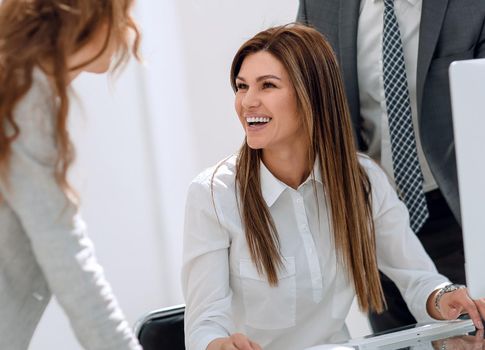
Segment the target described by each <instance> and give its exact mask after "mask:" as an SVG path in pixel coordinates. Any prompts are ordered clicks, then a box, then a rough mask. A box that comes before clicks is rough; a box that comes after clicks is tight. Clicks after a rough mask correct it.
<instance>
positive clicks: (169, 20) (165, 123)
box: [30, 0, 368, 350]
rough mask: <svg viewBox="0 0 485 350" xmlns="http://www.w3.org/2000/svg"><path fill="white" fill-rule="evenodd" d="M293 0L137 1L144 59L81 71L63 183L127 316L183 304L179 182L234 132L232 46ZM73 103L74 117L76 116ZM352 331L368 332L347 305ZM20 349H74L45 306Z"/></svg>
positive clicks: (210, 160)
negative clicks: (110, 75) (118, 72)
mask: <svg viewBox="0 0 485 350" xmlns="http://www.w3.org/2000/svg"><path fill="white" fill-rule="evenodd" d="M296 10H297V0H266V1H260V0H246V1H236V0H203V1H202V0H183V1H176V0H172V1H167V0H163V1H157V0H144V1H138V3H137V9H136V13H137V18H138V19H139V21H140V24H141V27H142V30H143V34H144V41H143V54H144V56H145V59H146V65H145V66H144V67H141V66H139V65H137V64H130V65H129V67H128V69H127V70H126V71H125V72H124V73H123V74H122V76H121V77H120V78H119V79H118V80H117V81H115V83H114V84H108V83H107V82H106V78H105V77H98V76H89V75H86V76H81V77H80V78H79V79H78V80H77V81H76V82H75V84H74V87H75V89H76V91H77V92H78V95H79V97H80V100H81V101H82V106H83V107H82V108H81V107H79V105H78V104H76V105H75V106H74V108H73V111H72V120H73V122H72V128H71V129H72V133H73V137H74V139H75V141H76V145H77V148H78V164H77V166H76V169H75V171H74V176H73V178H74V181H75V183H76V184H77V188H78V189H79V192H80V194H81V197H82V209H83V213H84V218H85V220H86V221H87V223H88V228H89V234H90V236H91V237H92V239H93V240H94V242H95V245H96V250H97V255H98V257H99V260H100V262H101V263H102V265H103V266H104V268H105V270H106V275H107V277H108V279H109V281H110V282H111V284H112V285H113V288H114V291H115V293H116V295H117V297H118V299H119V301H120V304H121V306H122V308H123V310H124V311H125V313H126V314H127V317H128V319H129V321H130V322H132V323H133V322H134V321H135V320H136V319H138V318H139V317H140V316H141V315H142V314H143V313H145V312H147V311H149V310H152V309H155V308H158V307H164V306H168V305H173V304H177V303H182V302H183V298H182V295H181V290H180V282H179V273H180V266H181V243H182V242H181V235H182V227H183V211H184V201H185V193H186V189H187V185H188V183H189V182H190V180H191V179H192V178H193V177H194V176H195V175H196V174H197V173H199V172H200V171H201V170H202V169H203V168H205V167H208V166H211V165H213V164H214V163H216V162H217V161H218V160H220V159H222V158H223V157H224V156H226V155H228V154H230V153H232V152H234V151H235V150H236V149H237V148H238V147H239V145H240V142H241V141H242V138H243V133H242V129H241V128H240V126H239V124H238V121H237V119H236V115H235V112H234V110H233V93H232V90H231V88H230V84H229V67H230V63H231V60H232V57H233V55H234V53H235V52H236V50H237V48H238V47H239V46H240V45H241V44H242V42H243V41H244V40H246V39H248V38H249V37H251V36H252V35H253V34H255V33H256V32H258V31H260V30H262V29H265V28H267V27H269V26H272V25H277V24H283V23H288V22H291V21H293V20H294V18H295V15H296ZM81 109H84V112H82V111H81ZM349 325H350V328H351V331H352V333H353V334H354V335H359V334H364V333H367V332H368V326H367V323H366V321H365V319H363V318H362V316H361V315H360V314H359V313H357V312H355V311H354V312H353V313H352V315H351V319H350V324H349ZM30 349H33V350H44V349H80V347H79V346H78V345H77V344H76V342H75V340H74V339H73V335H72V332H71V331H70V329H69V327H68V325H67V321H66V320H65V317H64V316H63V314H62V312H61V311H60V309H59V307H58V305H57V304H56V303H54V302H53V303H51V305H50V306H49V308H48V310H47V312H46V315H45V317H44V318H43V319H42V321H41V324H40V326H39V328H38V329H37V331H36V334H35V337H34V339H33V342H32V344H31V347H30Z"/></svg>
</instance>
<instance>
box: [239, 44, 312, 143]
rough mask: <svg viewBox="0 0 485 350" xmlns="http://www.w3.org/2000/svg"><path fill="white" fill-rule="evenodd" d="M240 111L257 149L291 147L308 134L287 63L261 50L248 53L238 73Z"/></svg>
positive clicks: (250, 141)
mask: <svg viewBox="0 0 485 350" xmlns="http://www.w3.org/2000/svg"><path fill="white" fill-rule="evenodd" d="M236 86H237V92H236V101H235V107H236V112H237V114H238V116H239V120H240V122H241V124H242V126H243V128H244V130H245V132H246V137H247V144H248V146H249V147H251V148H253V149H272V150H278V148H286V147H291V146H292V145H294V144H296V143H301V141H302V140H303V139H304V137H305V134H304V130H303V123H302V122H301V117H300V114H299V113H298V107H297V100H296V94H295V89H294V87H293V84H292V83H291V81H290V78H289V76H288V72H287V71H286V69H285V68H284V67H283V64H282V63H281V62H280V61H279V60H278V59H276V58H275V57H274V56H273V55H272V54H270V53H268V52H265V51H260V52H257V53H254V54H250V55H249V56H247V57H246V58H245V59H244V61H243V63H242V65H241V69H240V71H239V74H238V76H237V77H236Z"/></svg>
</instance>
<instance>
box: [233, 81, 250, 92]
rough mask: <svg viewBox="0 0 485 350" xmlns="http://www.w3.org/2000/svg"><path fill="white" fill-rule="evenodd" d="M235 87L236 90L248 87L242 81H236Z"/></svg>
mask: <svg viewBox="0 0 485 350" xmlns="http://www.w3.org/2000/svg"><path fill="white" fill-rule="evenodd" d="M236 88H237V90H238V91H239V90H246V89H247V88H248V86H247V85H246V84H244V83H237V84H236Z"/></svg>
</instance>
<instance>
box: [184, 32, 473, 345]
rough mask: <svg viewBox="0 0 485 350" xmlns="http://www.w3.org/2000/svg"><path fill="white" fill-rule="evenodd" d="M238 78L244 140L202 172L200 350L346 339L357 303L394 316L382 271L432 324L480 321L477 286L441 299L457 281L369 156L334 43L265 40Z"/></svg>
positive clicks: (194, 329)
mask: <svg viewBox="0 0 485 350" xmlns="http://www.w3.org/2000/svg"><path fill="white" fill-rule="evenodd" d="M231 82H232V85H233V88H234V91H235V94H236V98H235V108H236V111H237V114H238V116H239V120H240V122H241V124H242V126H243V129H244V131H245V134H246V138H245V142H244V143H243V145H242V147H241V149H240V150H239V152H238V153H237V154H236V155H234V156H232V157H230V158H228V159H225V160H223V161H222V162H220V163H219V164H218V165H217V166H215V167H213V168H210V169H207V170H206V171H204V172H203V173H202V174H200V175H199V176H198V177H197V178H196V179H195V180H194V181H193V182H192V184H191V186H190V188H189V191H188V197H187V206H186V219H185V232H184V265H183V271H182V284H183V290H184V293H185V298H186V304H187V305H186V318H185V321H186V328H185V330H186V333H185V334H186V345H187V347H188V349H189V350H206V349H207V350H222V349H240V350H259V349H262V348H264V349H265V350H276V349H278V350H285V349H288V350H294V349H303V348H306V347H310V346H313V345H317V344H321V343H326V342H339V341H342V340H345V339H346V338H348V336H349V335H348V332H347V329H346V326H345V321H344V320H345V317H346V315H347V313H348V312H349V309H350V306H351V303H352V300H353V298H354V296H355V295H356V296H357V300H358V302H359V305H360V307H361V309H362V310H375V311H381V310H383V308H384V305H383V299H382V289H381V285H380V280H379V273H378V269H381V270H382V271H384V272H386V274H388V275H389V276H390V277H391V278H392V279H393V280H394V281H395V282H396V284H397V285H398V286H399V288H400V290H401V292H402V293H403V295H404V298H405V300H406V301H407V303H408V305H409V308H410V309H411V311H412V312H413V314H414V315H415V317H416V318H417V319H418V320H419V321H425V320H431V319H432V318H435V319H444V318H446V319H452V318H456V317H457V316H458V314H457V312H456V310H457V306H458V305H460V307H458V308H461V307H463V310H465V309H466V310H467V311H468V312H470V314H471V315H472V317H474V318H475V319H476V318H477V316H478V311H477V309H476V307H475V306H474V304H473V302H472V301H471V300H470V298H469V297H468V295H467V293H466V289H461V290H456V291H454V292H451V293H454V294H451V293H446V294H444V295H446V298H447V299H446V300H444V299H443V298H440V297H438V298H435V296H436V290H437V289H438V288H440V287H441V285H443V284H447V283H449V281H448V280H447V279H446V278H445V277H444V276H442V275H439V274H438V273H437V271H436V268H435V267H434V265H433V263H432V261H431V260H430V258H429V257H428V256H427V255H426V253H425V251H424V250H423V248H422V246H421V244H420V242H419V240H418V239H417V238H416V235H414V233H413V232H412V231H411V229H410V227H409V220H408V214H407V211H406V208H405V206H404V205H403V203H402V202H400V201H399V199H398V197H397V195H396V193H395V191H394V189H393V188H392V187H391V185H390V183H389V182H388V180H387V177H386V175H385V174H384V173H383V171H382V170H381V169H380V168H379V167H378V166H377V165H376V164H375V163H374V162H373V161H372V160H371V159H370V158H368V157H366V156H363V155H360V154H357V152H356V150H355V146H354V142H353V135H352V131H351V125H350V123H351V122H350V117H349V111H348V108H347V104H346V98H345V95H344V89H343V84H342V79H341V77H340V70H339V67H338V65H337V62H336V58H335V55H334V54H333V52H332V50H331V48H330V45H329V44H328V42H327V41H326V40H325V39H324V38H323V36H322V35H320V34H319V33H318V32H317V31H316V30H314V29H312V28H308V27H305V26H302V25H288V26H282V27H276V28H271V29H268V30H265V31H263V32H261V33H258V34H257V35H256V36H254V37H253V38H251V39H250V40H248V41H247V42H246V43H244V44H243V45H242V47H241V48H240V49H239V51H238V52H237V53H236V56H235V58H234V60H233V64H232V68H231ZM438 295H440V294H438ZM441 295H443V293H441ZM451 295H453V296H451ZM434 302H436V303H437V304H439V310H441V311H440V312H437V311H436V309H435V307H434ZM476 324H477V325H479V323H478V322H477V323H476Z"/></svg>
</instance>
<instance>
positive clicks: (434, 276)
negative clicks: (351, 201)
mask: <svg viewBox="0 0 485 350" xmlns="http://www.w3.org/2000/svg"><path fill="white" fill-rule="evenodd" d="M368 174H369V177H370V180H371V186H372V202H373V203H372V206H373V215H374V225H375V232H376V245H377V261H378V265H379V269H380V270H381V271H382V272H383V273H384V274H385V275H386V276H387V277H389V278H390V279H391V280H392V281H393V282H394V283H395V284H396V285H397V287H398V289H399V291H400V292H401V294H402V296H403V298H404V300H405V301H406V304H407V305H408V307H409V310H410V311H411V313H412V314H413V316H414V317H415V318H416V320H417V321H418V322H429V321H436V320H434V319H433V318H431V316H430V315H429V314H428V312H427V310H426V303H427V300H428V297H429V295H431V293H432V292H433V291H434V290H436V289H437V288H440V287H441V286H443V285H444V284H448V283H449V280H448V279H447V278H446V277H445V276H443V275H440V274H439V273H438V271H437V270H436V267H435V265H434V263H433V261H432V260H431V258H430V257H429V256H428V254H427V253H426V251H425V250H424V248H423V246H422V244H421V242H420V241H419V239H418V238H417V237H416V235H415V234H414V232H413V231H412V230H411V228H410V226H409V214H408V211H407V208H406V206H405V205H404V203H403V202H401V201H400V200H399V198H398V196H397V194H396V192H395V190H394V188H393V187H392V186H391V184H390V182H389V180H388V178H387V176H386V175H385V173H384V172H383V171H382V170H381V169H380V168H379V167H378V166H377V164H373V165H372V166H371V168H370V169H369V171H368Z"/></svg>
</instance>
